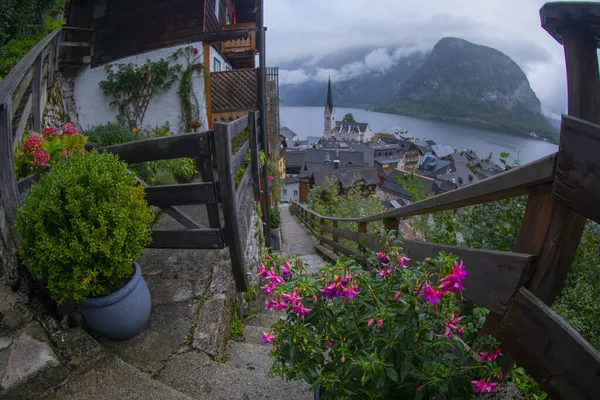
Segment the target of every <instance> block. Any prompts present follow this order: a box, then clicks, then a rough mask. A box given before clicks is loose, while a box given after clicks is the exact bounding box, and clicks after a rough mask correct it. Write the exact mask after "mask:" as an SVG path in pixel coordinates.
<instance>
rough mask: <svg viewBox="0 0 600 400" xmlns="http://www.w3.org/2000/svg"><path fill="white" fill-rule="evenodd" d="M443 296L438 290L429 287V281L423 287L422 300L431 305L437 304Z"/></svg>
mask: <svg viewBox="0 0 600 400" xmlns="http://www.w3.org/2000/svg"><path fill="white" fill-rule="evenodd" d="M443 294H444V293H443V292H441V291H440V290H439V289H437V288H434V287H431V285H430V283H429V281H428V282H427V283H425V285H424V286H423V298H424V299H425V300H427V301H428V302H430V303H431V304H435V303H437V302H438V300H439V298H440V297H441V296H442V295H443Z"/></svg>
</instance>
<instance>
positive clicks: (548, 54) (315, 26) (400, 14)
mask: <svg viewBox="0 0 600 400" xmlns="http://www.w3.org/2000/svg"><path fill="white" fill-rule="evenodd" d="M264 1H265V25H266V26H267V28H268V32H267V52H266V53H267V60H268V64H269V65H273V66H276V65H277V64H278V63H282V62H288V61H292V60H295V59H299V58H305V57H317V58H318V57H321V56H323V55H326V54H328V53H330V52H333V51H337V50H341V49H351V48H353V47H356V46H364V45H368V46H381V47H386V46H393V47H398V48H406V47H410V48H419V49H430V48H431V47H432V46H433V45H434V44H435V43H436V42H437V41H438V40H439V39H441V38H442V37H445V36H456V37H460V38H463V39H467V40H469V41H472V42H474V43H478V44H483V45H487V46H491V47H494V48H496V49H498V50H500V51H502V52H504V53H505V54H507V55H509V56H510V57H511V58H512V59H513V60H515V61H516V62H517V63H518V64H519V65H520V67H521V68H522V69H523V70H524V71H525V73H526V74H527V77H528V78H529V82H530V84H531V86H532V88H533V90H534V91H535V92H536V94H537V95H538V97H539V98H540V100H541V102H542V105H543V107H544V108H545V109H546V110H547V111H550V112H553V113H557V114H561V113H563V112H565V110H566V73H565V66H564V54H563V49H562V46H561V45H559V44H558V43H557V42H556V41H555V40H554V39H552V37H551V36H550V35H549V34H548V33H547V32H546V31H545V30H544V29H542V28H541V26H540V18H539V9H540V8H541V7H542V5H543V4H544V3H545V1H543V0H264ZM372 57H373V56H372ZM367 62H368V60H367ZM388 62H389V61H388ZM392 62H393V61H392Z"/></svg>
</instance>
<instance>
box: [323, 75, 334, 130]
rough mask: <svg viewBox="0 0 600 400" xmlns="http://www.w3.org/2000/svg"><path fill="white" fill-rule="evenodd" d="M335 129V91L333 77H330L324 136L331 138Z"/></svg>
mask: <svg viewBox="0 0 600 400" xmlns="http://www.w3.org/2000/svg"><path fill="white" fill-rule="evenodd" d="M334 129H335V108H333V93H332V91H331V77H329V85H328V86H327V103H326V104H325V129H324V131H323V136H325V137H326V138H328V139H329V138H331V135H332V133H333V130H334Z"/></svg>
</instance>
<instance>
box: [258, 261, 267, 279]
mask: <svg viewBox="0 0 600 400" xmlns="http://www.w3.org/2000/svg"><path fill="white" fill-rule="evenodd" d="M258 275H260V276H262V277H265V276H267V266H266V265H265V264H260V266H259V267H258Z"/></svg>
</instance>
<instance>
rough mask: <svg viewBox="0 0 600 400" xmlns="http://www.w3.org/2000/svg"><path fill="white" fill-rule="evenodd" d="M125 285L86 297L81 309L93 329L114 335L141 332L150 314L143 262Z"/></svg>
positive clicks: (120, 337) (114, 337) (124, 335)
mask: <svg viewBox="0 0 600 400" xmlns="http://www.w3.org/2000/svg"><path fill="white" fill-rule="evenodd" d="M133 267H134V268H135V272H134V273H133V277H132V278H131V279H130V280H129V282H127V284H126V285H125V286H123V287H122V288H121V289H119V290H117V291H116V292H115V293H112V294H109V295H108V296H104V297H95V298H91V299H87V300H86V301H84V302H82V303H81V304H79V309H80V310H81V313H82V314H83V316H84V318H85V320H86V321H87V323H88V324H89V325H90V327H92V328H93V329H94V330H96V331H98V332H99V333H101V334H102V335H104V336H107V337H109V338H111V339H127V338H130V337H132V336H135V335H136V334H138V333H139V332H140V331H141V330H142V329H143V328H144V327H145V326H146V324H147V323H148V319H149V318H150V291H149V290H148V286H146V282H145V281H144V278H143V277H142V270H141V269H140V265H139V264H138V263H137V262H135V261H134V263H133Z"/></svg>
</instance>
